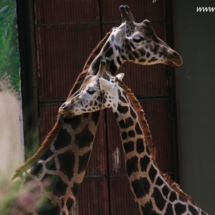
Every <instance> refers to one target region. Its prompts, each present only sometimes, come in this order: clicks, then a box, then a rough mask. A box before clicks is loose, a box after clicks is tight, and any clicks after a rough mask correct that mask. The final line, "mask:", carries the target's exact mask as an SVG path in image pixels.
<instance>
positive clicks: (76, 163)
mask: <svg viewBox="0 0 215 215" xmlns="http://www.w3.org/2000/svg"><path fill="white" fill-rule="evenodd" d="M120 11H121V15H122V18H123V20H124V22H123V23H122V24H121V25H120V26H119V27H117V28H114V29H113V30H112V32H111V33H110V34H107V36H106V38H104V40H103V41H102V42H101V43H100V44H99V46H97V47H96V49H95V50H94V51H93V52H92V54H91V55H90V57H89V58H88V60H87V63H86V64H85V66H84V69H83V72H82V73H81V74H80V75H79V77H78V78H77V81H76V83H75V85H74V87H73V88H72V90H71V92H70V94H69V97H70V96H71V95H72V94H73V93H74V92H75V91H76V90H78V89H79V88H80V86H81V84H82V82H83V80H84V78H85V77H86V76H87V75H95V74H97V72H98V68H99V64H100V60H101V59H105V57H109V58H110V67H111V72H112V74H114V73H115V72H116V71H117V70H118V69H119V67H120V66H121V65H122V64H123V63H124V62H125V61H130V62H133V63H137V64H141V65H151V64H157V63H163V64H167V65H170V66H180V65H181V64H182V58H181V56H180V55H179V54H178V53H177V52H175V51H174V50H172V49H171V48H170V47H169V46H168V45H167V44H166V43H165V42H164V41H162V40H161V39H160V38H158V37H157V35H156V34H155V32H154V31H153V29H152V27H151V26H150V23H149V21H148V20H144V21H143V22H141V23H136V22H135V21H134V18H133V15H132V14H131V12H130V10H129V8H128V7H127V6H121V7H120ZM69 97H68V98H69ZM98 117H99V112H94V113H85V114H82V115H81V116H76V117H73V118H72V119H67V120H64V122H60V119H59V118H58V120H57V122H56V124H55V126H54V128H53V130H52V131H51V132H50V133H49V135H48V136H47V137H46V139H45V140H44V142H43V143H42V146H41V147H40V149H39V150H38V151H37V152H36V154H35V155H34V156H33V157H31V158H30V159H29V160H28V161H27V162H26V163H25V164H24V165H23V166H21V167H20V168H19V169H18V170H17V171H16V174H15V176H14V177H17V176H18V175H22V173H23V172H25V171H26V172H27V175H26V176H24V177H25V178H26V180H27V181H33V183H35V182H36V183H37V184H38V187H39V190H40V191H41V195H42V196H45V197H47V199H46V201H47V202H46V203H45V204H43V205H44V206H46V205H51V206H50V207H49V208H52V209H51V211H52V214H63V215H64V214H70V212H71V207H72V204H73V202H74V201H75V199H76V195H77V192H78V189H79V186H80V184H81V183H82V181H83V178H84V175H85V171H86V166H87V163H88V160H89V157H90V154H91V150H92V147H93V142H94V137H95V133H96V128H97V123H98ZM52 203H53V204H52ZM44 210H49V211H50V209H46V208H45V209H44V208H41V207H40V208H39V210H38V211H37V212H35V214H40V213H42V212H41V211H44Z"/></svg>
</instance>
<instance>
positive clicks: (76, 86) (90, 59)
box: [68, 31, 111, 98]
mask: <svg viewBox="0 0 215 215" xmlns="http://www.w3.org/2000/svg"><path fill="white" fill-rule="evenodd" d="M110 34H111V31H110V32H108V33H106V35H105V37H104V38H103V39H102V40H101V41H100V42H99V43H98V45H97V46H96V47H95V49H93V51H92V52H91V54H90V55H89V57H88V58H87V61H86V63H85V64H84V67H83V70H82V72H81V73H80V74H79V75H78V78H77V79H76V82H75V83H74V85H73V87H72V89H71V90H70V93H69V95H68V98H69V97H70V96H71V95H72V94H73V93H74V92H76V91H77V90H78V89H79V88H80V86H81V84H82V83H83V80H84V78H85V76H86V75H87V73H88V72H89V71H88V68H89V66H90V64H91V63H92V62H93V60H94V59H95V57H96V56H97V55H98V54H99V52H100V51H101V48H102V47H103V45H104V44H105V42H106V41H107V39H108V37H109V36H110Z"/></svg>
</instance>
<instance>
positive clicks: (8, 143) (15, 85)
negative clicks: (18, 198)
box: [0, 0, 24, 178]
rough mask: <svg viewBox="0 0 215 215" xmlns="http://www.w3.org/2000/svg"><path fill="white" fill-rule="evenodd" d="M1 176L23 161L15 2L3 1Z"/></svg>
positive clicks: (0, 28)
mask: <svg viewBox="0 0 215 215" xmlns="http://www.w3.org/2000/svg"><path fill="white" fill-rule="evenodd" d="M0 122H1V124H0V175H1V178H3V176H4V177H6V178H7V177H9V178H11V176H12V175H13V173H14V169H16V168H17V167H18V166H19V165H21V164H22V163H23V161H24V153H23V121H22V108H21V92H20V63H19V46H18V34H17V20H16V1H15V0H4V1H0Z"/></svg>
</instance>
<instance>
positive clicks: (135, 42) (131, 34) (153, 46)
mask: <svg viewBox="0 0 215 215" xmlns="http://www.w3.org/2000/svg"><path fill="white" fill-rule="evenodd" d="M120 12H121V16H122V18H123V20H124V22H123V23H122V24H121V26H119V28H117V30H116V33H115V34H114V30H113V33H112V38H114V36H115V37H117V39H116V42H118V44H115V49H118V51H119V52H120V55H119V56H120V57H121V59H120V60H121V61H125V60H127V61H130V62H133V63H136V64H142V65H151V64H158V63H161V64H167V65H169V66H174V67H176V66H181V65H182V62H183V61H182V58H181V56H180V55H179V54H178V53H177V52H176V51H174V50H173V49H171V48H170V47H169V46H168V45H167V44H166V43H165V42H164V41H163V40H161V39H160V38H159V37H158V36H157V35H156V33H155V32H154V30H153V28H152V27H151V25H150V21H149V20H144V21H142V22H141V23H137V22H135V21H134V17H133V15H132V13H131V12H130V9H129V7H128V6H120ZM119 29H123V31H124V32H123V33H121V34H119V35H118V34H117V31H119ZM106 57H108V56H106ZM120 60H118V62H120Z"/></svg>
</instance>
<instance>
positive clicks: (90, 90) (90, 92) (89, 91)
mask: <svg viewBox="0 0 215 215" xmlns="http://www.w3.org/2000/svg"><path fill="white" fill-rule="evenodd" d="M87 92H88V93H89V94H91V95H92V94H93V93H95V90H94V89H91V88H89V89H88V90H87Z"/></svg>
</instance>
